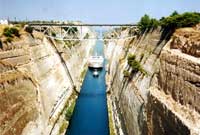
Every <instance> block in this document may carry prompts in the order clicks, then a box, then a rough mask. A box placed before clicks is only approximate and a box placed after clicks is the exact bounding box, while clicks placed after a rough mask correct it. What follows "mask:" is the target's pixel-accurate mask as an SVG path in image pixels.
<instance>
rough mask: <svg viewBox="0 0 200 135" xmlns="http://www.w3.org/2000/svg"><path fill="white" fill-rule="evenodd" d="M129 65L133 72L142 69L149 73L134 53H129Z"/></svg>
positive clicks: (143, 71)
mask: <svg viewBox="0 0 200 135" xmlns="http://www.w3.org/2000/svg"><path fill="white" fill-rule="evenodd" d="M128 65H129V66H130V67H131V69H132V72H133V73H136V72H138V71H140V72H141V73H143V74H147V73H146V71H145V70H144V69H143V68H142V66H141V64H140V62H139V61H137V60H136V56H135V55H134V54H129V55H128Z"/></svg>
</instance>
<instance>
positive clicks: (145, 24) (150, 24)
mask: <svg viewBox="0 0 200 135" xmlns="http://www.w3.org/2000/svg"><path fill="white" fill-rule="evenodd" d="M138 26H139V29H140V31H142V32H144V31H145V30H150V29H151V28H156V27H158V26H159V21H158V20H156V19H154V18H150V17H149V16H148V15H147V14H145V15H144V16H143V17H142V18H141V19H140V22H139V23H138Z"/></svg>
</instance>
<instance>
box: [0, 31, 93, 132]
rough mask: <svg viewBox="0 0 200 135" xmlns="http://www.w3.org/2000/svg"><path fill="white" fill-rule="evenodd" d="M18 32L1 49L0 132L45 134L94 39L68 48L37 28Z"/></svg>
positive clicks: (77, 74) (60, 107)
mask: <svg viewBox="0 0 200 135" xmlns="http://www.w3.org/2000/svg"><path fill="white" fill-rule="evenodd" d="M88 30H89V29H88ZM87 32H90V31H87ZM20 34H21V36H20V37H19V38H16V39H15V40H14V41H12V42H11V43H10V42H7V43H3V45H2V49H1V51H0V69H1V70H0V73H1V78H0V86H1V87H0V95H1V98H0V103H1V110H0V123H1V124H0V125H1V126H0V134H2V135H11V134H22V133H23V134H25V135H26V134H29V135H30V134H48V133H50V131H51V129H52V127H53V125H54V123H55V121H56V119H57V118H58V117H59V113H60V111H61V110H62V109H63V107H64V106H65V102H66V101H67V98H68V97H69V96H70V95H71V93H72V91H73V85H72V84H71V80H70V79H71V78H72V79H73V82H74V83H75V84H78V83H79V81H80V80H81V79H80V75H81V72H82V70H83V69H84V65H85V63H86V59H87V57H88V56H89V52H90V51H91V49H92V47H93V45H94V41H90V42H80V43H79V44H78V45H77V46H74V47H72V48H71V49H70V48H69V47H67V46H64V43H63V42H60V44H57V43H56V41H54V40H53V39H47V38H45V36H44V35H43V34H41V33H39V32H36V31H34V32H33V34H32V35H30V34H28V33H26V32H24V31H21V32H20ZM85 34H86V33H85ZM86 45H87V47H85V46H86ZM59 48H60V50H61V51H60V50H59ZM64 55H68V57H64Z"/></svg>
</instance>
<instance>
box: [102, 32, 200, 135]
mask: <svg viewBox="0 0 200 135" xmlns="http://www.w3.org/2000/svg"><path fill="white" fill-rule="evenodd" d="M178 31H184V29H181V30H178ZM185 32H186V31H185ZM199 33H200V32H199ZM161 34H162V31H160V30H159V29H157V30H153V31H150V32H148V33H144V34H143V35H142V36H139V37H137V38H136V37H135V38H134V39H132V40H126V41H125V40H121V41H120V40H119V41H117V42H115V43H111V42H109V43H108V44H107V45H106V54H107V55H106V56H107V58H108V59H110V61H109V63H108V74H107V82H108V86H109V87H108V90H110V92H111V99H112V101H113V104H114V106H118V108H119V109H118V110H119V112H121V116H122V117H121V121H122V125H124V126H123V127H125V128H124V134H126V133H127V134H130V135H132V134H135V135H145V134H153V135H169V134H170V135H178V134H180V135H182V134H187V135H188V134H199V133H200V131H199V129H200V128H199V125H198V123H199V120H200V117H199V102H198V101H199V97H200V95H199V90H200V89H199V80H200V78H199V73H200V70H199V59H198V58H196V56H197V53H196V52H198V51H197V50H196V49H195V51H191V52H190V53H188V54H186V53H185V52H182V51H181V48H180V47H179V48H177V49H175V48H174V47H172V46H175V45H174V44H173V43H175V42H174V41H173V39H171V40H170V41H168V42H167V41H165V40H160V39H161ZM175 34H177V33H175ZM189 35H190V34H189ZM190 36H193V35H190ZM173 38H174V37H173ZM177 38H178V37H176V38H175V40H180V41H181V42H179V43H182V42H183V41H182V37H181V36H180V38H178V39H177ZM187 38H188V39H187V40H188V41H190V38H191V37H187ZM193 44H194V45H196V42H194V43H193ZM178 45H179V46H185V45H182V44H178ZM191 50H192V49H191ZM109 54H113V55H109ZM119 54H120V55H119ZM127 54H135V55H136V59H137V61H139V62H140V64H141V65H142V68H143V69H144V70H145V71H146V72H147V74H143V73H141V72H137V73H134V74H133V76H132V77H131V79H129V78H127V77H124V75H123V71H124V70H128V69H130V67H129V66H128V64H127ZM189 54H190V55H189ZM121 134H123V133H121Z"/></svg>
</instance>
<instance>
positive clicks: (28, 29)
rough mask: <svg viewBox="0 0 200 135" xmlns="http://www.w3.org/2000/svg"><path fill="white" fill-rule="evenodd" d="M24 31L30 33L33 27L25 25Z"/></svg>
mask: <svg viewBox="0 0 200 135" xmlns="http://www.w3.org/2000/svg"><path fill="white" fill-rule="evenodd" d="M25 31H26V32H28V33H30V34H32V33H33V27H30V26H27V27H26V28H25Z"/></svg>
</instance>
